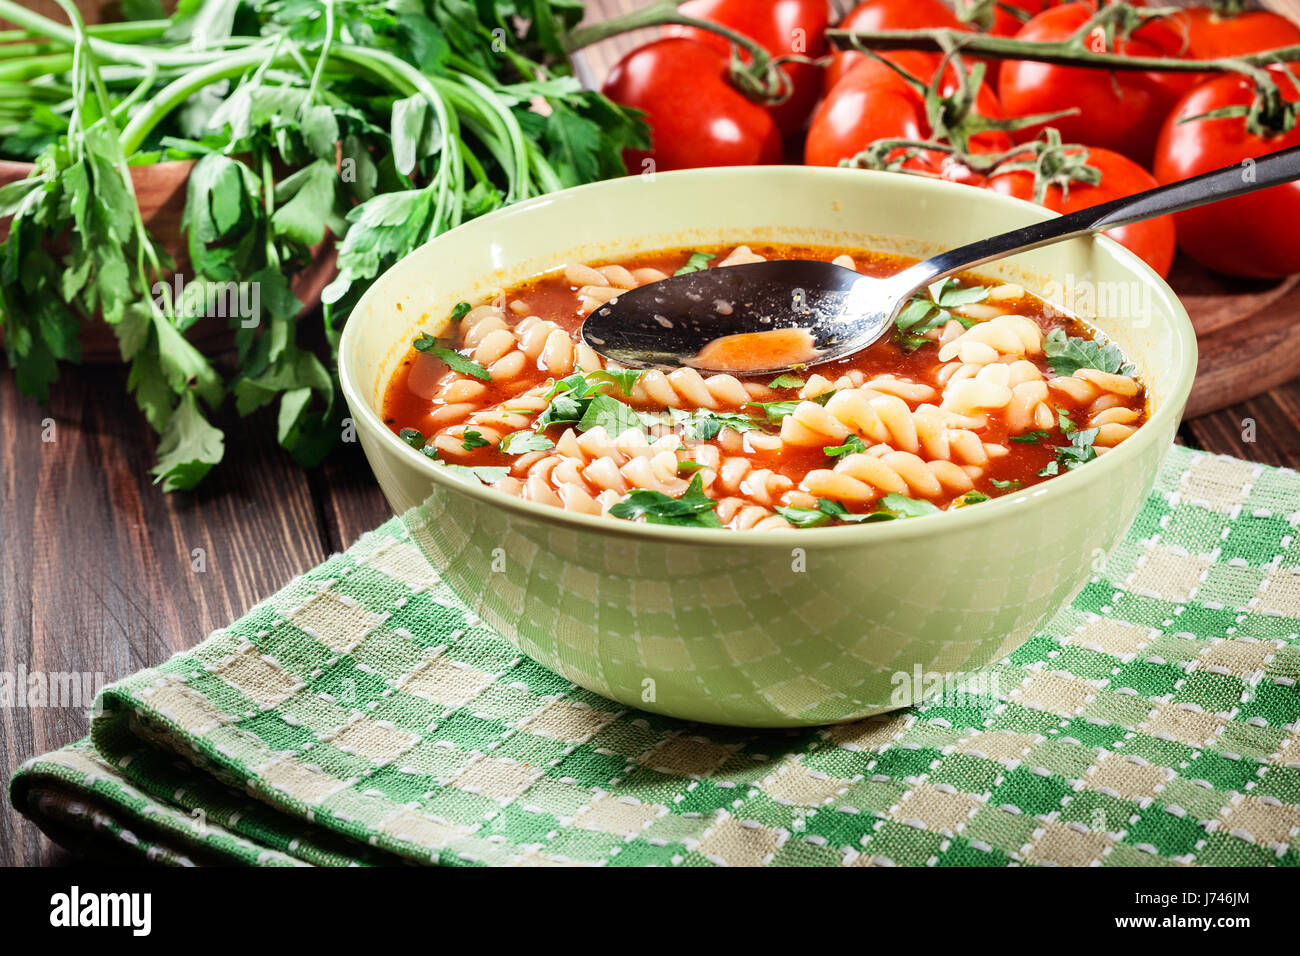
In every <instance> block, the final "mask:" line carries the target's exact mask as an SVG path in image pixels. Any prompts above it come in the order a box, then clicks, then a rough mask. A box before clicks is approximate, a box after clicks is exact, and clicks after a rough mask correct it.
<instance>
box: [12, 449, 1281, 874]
mask: <svg viewBox="0 0 1300 956" xmlns="http://www.w3.org/2000/svg"><path fill="white" fill-rule="evenodd" d="M1297 521H1300V475H1297V474H1296V473H1294V472H1291V471H1282V470H1277V469H1272V468H1267V467H1262V466H1258V465H1250V464H1247V463H1245V462H1241V461H1236V460H1233V459H1228V458H1219V457H1213V456H1208V455H1202V454H1198V453H1196V452H1192V451H1188V450H1185V449H1175V450H1174V451H1173V452H1172V453H1171V455H1170V456H1169V459H1168V460H1167V462H1166V464H1165V466H1164V468H1163V470H1162V472H1161V474H1160V477H1159V480H1158V483H1157V486H1156V489H1155V491H1154V492H1153V493H1152V495H1151V497H1150V500H1149V501H1148V502H1147V504H1146V507H1145V508H1144V510H1143V511H1142V513H1141V515H1140V517H1139V518H1138V520H1137V522H1136V523H1135V524H1134V526H1133V528H1132V530H1131V531H1130V532H1129V533H1128V535H1127V537H1126V538H1125V540H1124V542H1123V543H1122V544H1121V545H1120V547H1119V548H1118V550H1117V551H1116V553H1115V554H1114V555H1113V556H1112V557H1111V559H1110V560H1109V562H1108V564H1107V566H1106V567H1105V569H1104V571H1103V572H1101V573H1100V574H1099V575H1098V576H1097V577H1095V578H1093V580H1092V581H1091V583H1089V584H1088V586H1087V587H1086V588H1084V590H1083V592H1082V593H1081V594H1080V595H1079V596H1078V597H1077V598H1076V599H1075V600H1074V602H1073V603H1072V604H1071V605H1070V606H1069V607H1068V608H1066V609H1065V610H1064V611H1062V612H1061V613H1060V614H1059V615H1057V616H1056V618H1055V619H1053V620H1052V621H1051V622H1050V623H1049V624H1048V625H1047V626H1046V627H1045V628H1044V629H1043V630H1042V631H1041V632H1040V633H1039V634H1037V635H1036V636H1035V637H1034V638H1033V639H1032V640H1030V641H1029V643H1027V644H1025V645H1024V646H1023V647H1021V648H1020V649H1019V650H1017V651H1016V652H1015V653H1013V654H1012V655H1010V656H1009V657H1008V658H1006V659H1005V660H1003V661H1001V662H1000V663H999V664H997V665H996V666H995V667H994V668H992V669H991V673H990V674H989V675H988V676H989V677H992V678H996V681H995V682H993V683H994V684H995V686H996V687H997V688H998V693H996V694H994V695H991V696H988V697H982V698H974V699H972V698H963V699H957V700H939V701H937V702H934V703H931V704H928V705H925V706H920V707H915V708H913V709H910V710H907V711H902V712H899V713H895V714H891V715H888V716H885V717H881V718H874V719H870V720H866V721H862V722H859V723H855V724H849V725H843V726H836V727H828V728H820V729H809V730H802V731H795V732H752V731H741V730H729V729H725V728H718V727H705V726H695V725H688V724H683V723H681V722H679V721H674V720H669V719H666V718H663V717H658V716H655V715H652V714H645V713H637V712H634V711H629V710H626V709H624V708H622V707H620V706H618V705H616V704H614V703H611V702H610V701H608V700H605V699H603V698H601V697H599V696H597V695H595V694H592V693H589V692H587V691H585V690H582V689H581V688H578V687H575V686H574V685H573V684H571V683H570V682H568V681H567V680H565V679H563V678H561V677H558V676H556V675H555V674H553V673H550V672H549V671H547V670H545V669H543V668H542V667H540V666H539V665H537V664H535V663H534V662H532V661H531V660H529V659H527V658H525V657H522V656H521V655H520V654H519V653H518V652H517V651H515V650H514V649H513V648H512V647H511V646H510V645H508V644H507V643H506V642H505V641H503V640H502V639H501V638H499V637H498V636H496V635H495V634H493V633H491V632H490V631H488V630H487V629H486V628H485V627H484V626H483V625H481V624H480V623H479V622H478V621H476V620H475V619H473V618H472V617H471V616H470V615H468V614H467V613H466V611H465V610H464V609H463V608H462V607H461V605H460V604H459V603H458V602H457V601H456V599H455V598H454V597H453V596H452V594H451V592H450V591H449V590H447V588H446V586H445V585H443V584H442V583H441V582H440V581H439V580H438V578H437V577H436V576H435V575H434V574H433V573H432V572H431V571H430V570H429V569H428V566H427V565H426V564H425V563H424V561H423V559H422V558H421V557H420V555H419V554H418V553H417V551H416V549H415V548H414V547H413V545H412V544H411V542H410V541H409V540H408V538H407V536H406V533H405V531H404V529H403V526H402V524H401V523H400V522H399V521H397V520H393V521H390V522H389V523H387V524H386V525H384V526H383V527H382V528H380V529H379V530H377V531H375V532H373V533H372V534H369V535H367V536H366V537H364V538H363V539H361V540H360V541H359V542H358V543H357V544H356V545H355V546H354V547H352V548H351V549H350V550H349V551H348V552H347V553H346V554H343V555H339V556H336V557H334V558H332V559H330V560H329V561H327V562H326V563H325V564H323V565H321V566H320V567H319V568H316V569H315V570H314V571H312V572H310V573H309V574H307V575H305V576H304V577H302V578H300V579H299V580H297V581H294V582H293V583H292V584H290V585H289V586H288V587H286V588H285V589H284V590H283V591H281V592H280V593H279V594H277V595H275V596H274V597H273V598H271V599H270V600H269V601H267V602H266V603H264V604H262V605H261V606H259V607H258V608H256V609H255V610H253V611H252V612H251V613H249V614H248V615H247V616H246V617H244V618H242V619H241V620H239V621H237V622H235V623H234V624H232V625H231V626H229V627H227V628H225V629H224V630H221V631H217V632H216V633H214V634H213V635H212V636H211V637H209V638H208V639H207V640H206V641H204V642H203V643H202V644H200V645H199V646H198V647H196V648H194V649H193V650H192V651H189V652H186V653H184V654H180V655H178V656H176V657H174V658H173V659H172V660H170V661H168V662H167V663H165V664H162V665H161V666H159V667H156V668H153V669H151V670H147V671H144V672H142V673H139V674H136V675H134V676H133V677H129V678H127V679H126V680H124V681H122V682H120V683H118V684H115V685H113V686H112V687H110V688H109V689H108V690H107V691H106V692H105V694H104V696H103V698H102V704H103V707H102V711H103V712H102V713H101V714H99V715H98V716H97V717H96V718H95V720H94V721H93V725H92V733H91V736H90V737H89V738H87V739H85V740H82V741H80V742H78V743H76V744H73V745H71V746H69V747H66V748H64V749H63V750H60V751H57V752H55V753H52V754H47V755H46V756H43V757H40V758H37V759H35V760H32V761H30V762H28V763H27V764H25V765H24V766H23V767H22V768H21V770H20V771H19V773H18V774H17V776H16V777H15V779H14V781H13V784H12V798H13V801H14V803H15V805H16V806H17V807H18V808H19V809H20V810H22V811H23V812H24V813H26V814H28V815H30V816H31V817H33V818H34V819H35V820H37V822H38V823H40V824H41V825H42V826H43V827H45V828H46V829H47V830H48V831H49V832H50V833H52V834H53V835H55V837H56V838H57V839H63V840H65V841H66V842H69V843H74V844H77V843H84V842H85V841H86V840H87V837H88V835H93V836H96V837H98V838H100V839H102V840H107V841H109V842H111V843H112V844H113V845H115V846H117V847H119V848H125V849H128V850H130V851H131V852H133V853H138V854H140V855H142V856H145V857H147V858H149V859H153V860H157V861H159V862H165V863H183V862H187V861H194V862H210V861H218V862H220V861H225V862H241V863H258V864H266V865H295V864H304V863H306V864H341V863H380V862H394V861H398V860H408V861H418V862H423V863H442V864H456V865H460V864H518V865H534V864H554V863H576V864H604V865H618V866H639V865H647V864H662V865H672V866H704V865H710V864H728V865H764V864H771V865H826V866H841V865H851V866H869V865H873V864H885V863H893V864H900V865H930V866H976V865H979V866H1007V865H1012V864H1050V863H1057V864H1071V865H1088V864H1101V865H1107V866H1125V865H1157V864H1164V865H1168V864H1179V863H1196V864H1210V865H1224V864H1236V865H1283V866H1294V865H1297V864H1300V840H1298V839H1297V831H1298V830H1300V688H1297V686H1296V681H1297V679H1300V636H1298V632H1300V536H1297V533H1296V524H1297ZM1081 560H1087V558H1086V557H1083V556H1081Z"/></svg>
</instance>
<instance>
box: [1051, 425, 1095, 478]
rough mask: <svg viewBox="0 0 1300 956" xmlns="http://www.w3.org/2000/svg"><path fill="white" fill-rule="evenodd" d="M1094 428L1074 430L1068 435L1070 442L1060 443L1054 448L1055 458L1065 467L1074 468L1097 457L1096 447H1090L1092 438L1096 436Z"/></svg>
mask: <svg viewBox="0 0 1300 956" xmlns="http://www.w3.org/2000/svg"><path fill="white" fill-rule="evenodd" d="M1097 431H1098V430H1097V429H1096V428H1088V429H1085V430H1083V431H1075V432H1072V433H1071V435H1070V444H1068V445H1061V446H1060V447H1058V448H1057V449H1056V457H1057V460H1058V461H1060V462H1061V464H1063V465H1065V467H1066V468H1068V469H1070V470H1074V469H1075V468H1078V467H1079V466H1080V465H1082V464H1084V463H1085V462H1089V461H1092V460H1093V459H1094V458H1096V457H1097V449H1096V448H1093V447H1092V442H1093V440H1094V439H1095V438H1096V437H1097Z"/></svg>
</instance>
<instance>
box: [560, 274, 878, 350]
mask: <svg viewBox="0 0 1300 956" xmlns="http://www.w3.org/2000/svg"><path fill="white" fill-rule="evenodd" d="M896 285H897V283H896V282H894V280H893V279H892V278H886V279H879V278H874V277H871V276H864V275H861V274H859V273H857V272H854V271H853V270H852V269H846V268H844V267H843V266H837V265H835V264H833V263H830V262H821V261H818V260H812V259H777V260H773V261H770V262H753V263H746V264H744V265H735V266H726V267H725V268H717V269H700V270H698V271H695V272H689V273H685V274H682V275H678V276H674V277H673V278H671V279H668V280H664V281H662V282H652V283H650V284H648V285H644V286H641V287H640V288H637V289H631V290H629V291H627V292H624V293H622V294H621V295H619V296H618V298H616V299H613V300H611V301H610V302H608V303H606V304H605V305H603V306H601V307H600V308H598V309H596V310H595V311H594V312H592V314H591V315H590V316H588V317H587V320H586V321H585V322H584V323H583V327H582V334H583V337H584V338H585V339H586V341H587V343H588V344H589V345H591V347H592V348H594V349H595V350H596V351H598V352H600V353H601V354H603V355H604V356H606V357H607V358H611V359H613V360H614V361H616V362H618V363H619V364H621V365H625V366H628V367H629V368H647V367H655V366H663V367H672V366H679V365H690V366H693V367H695V368H698V369H701V370H709V371H718V372H723V371H725V372H736V371H743V372H746V373H752V374H761V373H766V372H780V371H785V370H787V369H790V368H792V367H796V366H801V365H816V364H819V363H822V362H833V361H835V360H836V359H840V358H843V357H844V356H846V355H849V354H851V353H853V352H856V351H858V350H859V349H861V348H864V347H865V345H864V344H863V343H865V344H870V343H871V342H874V341H876V339H878V338H879V337H880V336H881V335H882V334H884V332H886V331H887V330H888V329H889V327H890V324H891V323H892V321H893V316H892V315H891V314H890V313H889V312H888V311H887V310H886V309H885V308H882V305H883V304H887V303H888V302H889V301H890V300H891V299H892V298H893V297H894V295H895V294H896V292H895V288H894V287H895V286H896ZM792 332H793V333H796V334H793V335H792V334H790V333H792ZM799 332H803V333H805V334H803V335H799V334H797V333H799ZM739 336H744V337H745V339H744V341H743V342H737V341H735V337H739ZM728 340H731V341H730V342H729V341H728ZM728 344H734V345H736V346H739V347H738V348H732V349H725V352H727V353H735V354H725V355H724V354H723V352H724V350H723V349H719V348H718V346H719V345H724V346H725V345H728ZM711 345H712V346H713V349H712V350H711V351H710V346H711ZM713 356H716V357H713Z"/></svg>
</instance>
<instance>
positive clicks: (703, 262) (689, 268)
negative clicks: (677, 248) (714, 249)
mask: <svg viewBox="0 0 1300 956" xmlns="http://www.w3.org/2000/svg"><path fill="white" fill-rule="evenodd" d="M716 258H718V257H717V256H716V255H715V254H713V253H711V252H692V253H691V257H690V258H689V259H687V260H686V265H684V266H682V267H681V268H680V269H678V270H677V271H676V272H674V273H673V275H675V276H684V275H686V274H687V273H689V272H699V271H700V270H701V269H707V268H708V266H709V263H710V262H712V261H713V260H714V259H716Z"/></svg>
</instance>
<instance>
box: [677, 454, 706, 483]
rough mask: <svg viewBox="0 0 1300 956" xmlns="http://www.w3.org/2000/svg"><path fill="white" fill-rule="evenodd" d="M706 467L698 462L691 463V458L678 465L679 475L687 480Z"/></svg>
mask: <svg viewBox="0 0 1300 956" xmlns="http://www.w3.org/2000/svg"><path fill="white" fill-rule="evenodd" d="M703 468H704V466H703V465H701V464H700V463H699V462H698V461H691V460H690V459H689V458H687V459H685V460H683V461H679V462H678V463H677V474H678V475H680V476H681V477H683V478H685V477H686V476H687V475H693V474H695V473H696V472H697V471H700V470H701V469H703Z"/></svg>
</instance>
